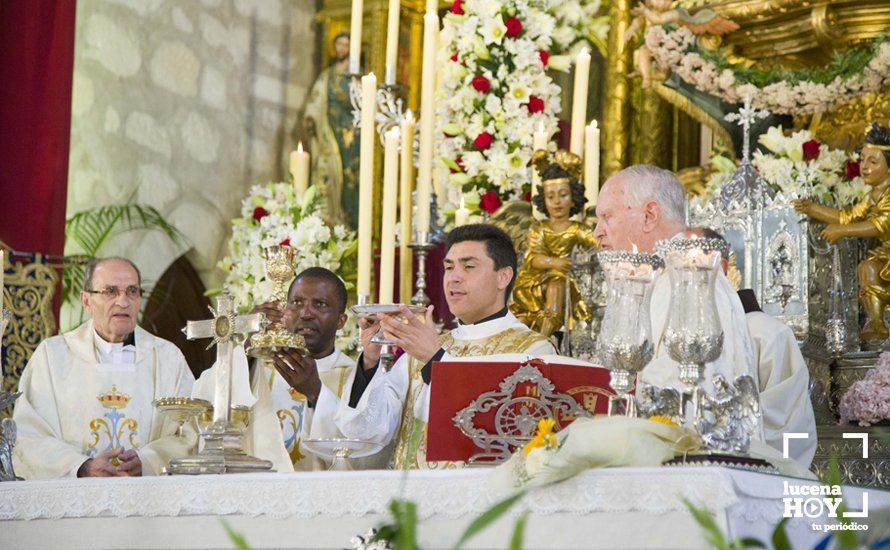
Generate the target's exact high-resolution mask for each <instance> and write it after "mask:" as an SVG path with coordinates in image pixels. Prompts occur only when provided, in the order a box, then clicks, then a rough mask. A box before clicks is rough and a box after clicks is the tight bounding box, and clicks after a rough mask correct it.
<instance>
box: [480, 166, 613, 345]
mask: <svg viewBox="0 0 890 550" xmlns="http://www.w3.org/2000/svg"><path fill="white" fill-rule="evenodd" d="M532 165H533V166H534V167H535V170H537V172H538V174H539V175H540V176H541V185H539V186H538V188H537V195H536V196H535V197H534V198H533V199H532V201H533V202H534V203H535V205H536V206H537V207H538V210H539V211H540V212H542V213H544V214H546V216H547V218H546V219H545V220H542V221H534V220H532V217H531V212H530V208H529V209H528V210H526V208H522V210H521V211H520V209H519V208H518V207H513V206H507V207H505V209H504V210H503V211H502V212H503V214H502V212H496V213H495V215H494V216H493V217H492V219H491V221H492V223H494V224H495V225H498V226H500V227H502V228H503V229H505V230H506V231H507V232H508V234H511V237H513V239H514V241H519V242H516V247H517V249H518V250H524V254H523V263H522V266H521V267H520V268H519V271H518V273H517V275H516V282H515V285H516V286H515V287H514V288H513V302H512V304H511V305H510V310H511V311H512V312H513V314H514V315H516V317H517V318H518V319H519V320H520V321H522V322H523V323H525V324H526V325H528V327H529V328H531V329H533V330H536V331H538V332H540V333H541V334H543V335H544V336H548V337H549V336H551V335H552V334H553V333H554V332H556V331H557V330H559V329H560V328H561V327H562V326H563V325H564V324H568V325H569V328H571V327H572V326H573V323H574V322H575V321H583V320H586V319H589V318H590V317H591V311H590V308H589V306H588V305H587V304H586V303H585V301H584V298H583V296H582V295H581V292H580V290H579V288H578V285H577V284H576V282H575V280H574V278H573V277H572V251H573V250H574V249H575V247H576V246H581V247H584V248H594V249H595V248H598V247H599V240H598V239H597V238H596V237H594V236H593V228H592V227H591V226H590V225H588V224H587V223H582V222H578V221H574V220H572V217H573V216H575V215H578V214H582V213H583V212H584V205H585V203H586V202H587V199H586V198H585V197H584V185H583V184H582V183H581V181H580V177H581V166H582V165H581V159H580V158H579V157H578V156H577V155H574V154H572V153H569V152H566V151H557V152H556V154H555V155H553V157H552V158H551V157H550V155H549V153H547V152H546V151H536V152H535V154H534V156H533V157H532ZM526 212H528V214H525V213H526ZM501 214H502V216H503V217H501V216H499V215H501ZM526 220H528V221H527V222H526ZM502 221H503V223H501V222H502ZM510 221H513V222H514V223H515V225H516V226H525V227H526V230H525V231H524V234H522V235H516V230H515V229H514V228H513V227H511V223H510ZM517 237H518V238H517ZM567 302H568V304H567ZM568 305H570V307H571V309H569V310H568V311H566V310H567V309H568Z"/></svg>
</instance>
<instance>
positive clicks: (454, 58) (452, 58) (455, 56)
mask: <svg viewBox="0 0 890 550" xmlns="http://www.w3.org/2000/svg"><path fill="white" fill-rule="evenodd" d="M451 60H452V61H454V62H455V63H457V54H454V55H452V56H451Z"/></svg>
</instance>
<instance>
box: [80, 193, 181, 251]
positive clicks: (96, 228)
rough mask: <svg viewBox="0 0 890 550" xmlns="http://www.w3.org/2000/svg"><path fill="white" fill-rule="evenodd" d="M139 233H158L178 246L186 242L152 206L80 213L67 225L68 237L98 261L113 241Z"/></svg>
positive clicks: (125, 206) (127, 206) (126, 206)
mask: <svg viewBox="0 0 890 550" xmlns="http://www.w3.org/2000/svg"><path fill="white" fill-rule="evenodd" d="M140 229H159V230H161V231H163V232H164V234H166V235H167V236H168V237H170V239H172V240H173V241H175V242H182V241H185V237H184V236H183V235H182V233H180V232H179V230H178V229H176V227H174V226H173V225H171V224H170V223H169V222H167V221H166V220H165V219H164V218H163V216H161V213H160V212H158V211H157V210H155V209H154V208H152V207H151V206H142V205H139V204H124V205H114V206H100V207H99V208H93V209H90V210H85V211H83V212H78V213H77V214H74V215H73V216H71V217H70V218H68V220H67V221H66V222H65V237H66V238H68V239H71V240H72V241H74V242H75V243H77V245H78V246H80V248H81V249H82V250H83V253H84V254H85V255H87V256H93V257H95V256H96V255H97V254H98V252H99V249H100V248H101V247H102V245H103V244H105V243H106V242H107V241H108V240H109V239H110V238H111V237H113V236H115V235H119V234H121V233H126V232H128V231H136V230H140Z"/></svg>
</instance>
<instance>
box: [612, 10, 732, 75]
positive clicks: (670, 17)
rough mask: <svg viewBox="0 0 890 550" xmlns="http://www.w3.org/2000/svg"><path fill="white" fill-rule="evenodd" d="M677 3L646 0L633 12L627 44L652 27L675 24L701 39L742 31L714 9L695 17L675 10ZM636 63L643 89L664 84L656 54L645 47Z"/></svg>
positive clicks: (704, 11)
mask: <svg viewBox="0 0 890 550" xmlns="http://www.w3.org/2000/svg"><path fill="white" fill-rule="evenodd" d="M672 3H673V0H644V2H643V3H641V4H640V5H638V6H637V7H635V8H634V9H632V10H631V12H630V13H631V15H633V16H634V19H633V20H632V21H631V23H630V26H629V27H628V28H627V30H626V31H625V32H624V42H625V43H628V42H630V41H631V40H633V39H634V37H635V36H636V35H637V31H639V30H640V29H642V28H644V27H648V26H649V25H665V24H667V23H674V24H677V25H683V26H684V27H686V28H688V29H689V30H691V31H692V32H693V33H695V34H697V35H705V34H708V35H713V36H723V35H724V34H727V33H730V32H732V31H734V30H738V28H739V26H738V24H737V23H735V22H733V21H732V20H730V19H727V18H725V17H723V16H722V15H720V14H718V13H716V12H715V11H713V10H710V9H703V10H699V11H697V12H695V14H694V15H690V13H689V12H688V11H687V10H686V9H684V8H675V9H671V4H672ZM634 63H635V65H636V67H637V72H635V73H632V74H631V76H640V77H641V78H642V81H643V82H642V86H643V88H648V87H649V86H650V85H651V84H652V81H653V80H656V79H657V80H664V79H665V78H667V74H665V73H663V72H656V70H655V68H654V67H653V66H652V52H651V51H650V50H649V48H648V47H647V46H646V44H645V43H643V45H642V46H640V48H639V49H637V51H636V52H635V53H634Z"/></svg>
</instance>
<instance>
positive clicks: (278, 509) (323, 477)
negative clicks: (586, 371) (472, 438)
mask: <svg viewBox="0 0 890 550" xmlns="http://www.w3.org/2000/svg"><path fill="white" fill-rule="evenodd" d="M488 471H489V470H486V469H465V470H451V471H412V472H409V473H407V474H406V473H405V472H398V471H365V472H313V473H293V474H235V475H226V476H171V477H146V478H101V479H100V478H94V479H63V480H53V481H22V482H10V483H3V484H0V520H30V519H59V518H82V517H130V516H144V517H156V516H191V515H228V514H238V515H246V516H261V515H263V516H267V517H272V518H275V519H284V518H290V517H296V518H301V519H308V518H312V517H316V516H327V517H342V516H356V517H360V516H365V515H373V514H385V513H387V512H386V511H387V504H388V503H389V501H390V499H392V498H393V497H400V498H407V499H410V500H413V501H414V502H416V503H417V505H418V514H419V516H420V517H421V518H429V517H432V516H445V517H449V518H457V517H460V516H463V515H466V514H478V513H480V512H482V511H484V510H486V509H487V508H489V507H490V506H491V505H492V504H494V503H495V502H497V501H498V500H500V499H502V498H504V497H505V496H506V494H504V493H498V492H496V491H495V490H494V489H492V488H491V487H490V486H489V485H488V483H487V479H486V476H487V473H488ZM783 479H790V478H782V477H779V476H770V475H766V474H757V473H751V472H742V471H736V470H731V469H726V468H718V467H713V468H712V467H708V468H702V467H696V468H616V469H603V470H595V471H594V470H591V471H587V472H584V473H582V474H580V475H578V476H576V477H575V478H572V479H569V480H566V481H563V482H560V483H557V484H554V485H550V486H547V487H541V488H537V489H534V490H532V491H530V493H529V494H528V495H527V496H526V497H525V499H524V503H523V506H520V507H517V510H516V513H519V511H521V510H519V509H528V510H530V511H531V512H532V513H534V514H545V515H546V514H555V513H568V514H578V515H583V514H592V513H596V512H644V513H650V514H664V513H667V512H672V511H678V510H685V509H686V508H685V505H684V504H683V502H682V498H687V499H689V500H691V501H692V502H698V503H700V504H702V505H704V506H706V507H707V508H708V509H710V510H711V511H712V512H719V511H722V510H726V509H728V508H731V507H734V508H735V509H736V511H737V512H741V514H740V515H742V516H743V517H745V519H746V520H748V521H751V520H754V519H755V518H761V517H763V516H762V514H763V513H769V515H772V513H773V511H774V509H775V508H776V507H779V508H780V507H781V505H782V504H781V502H782V501H781V498H778V499H774V498H771V499H764V498H758V497H754V500H756V501H761V500H763V501H765V502H761V503H760V506H757V507H755V508H753V509H749V506H744V508H745V509H744V510H738V506H737V505H740V504H741V499H751V497H750V496H748V497H745V496H744V495H742V494H741V493H742V491H740V490H739V489H740V488H741V487H745V488H748V489H749V490H750V488H751V487H752V486H754V485H759V486H763V487H764V491H768V492H769V493H772V494H775V493H774V491H775V490H776V489H777V490H778V491H779V492H781V487H782V480H783ZM798 481H799V480H798ZM769 487H774V488H775V489H770V488H769ZM745 492H748V493H749V494H750V491H745ZM757 493H758V494H764V493H763V492H761V491H757ZM887 500H888V501H890V497H888V499H887ZM779 517H781V511H780V510H779Z"/></svg>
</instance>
